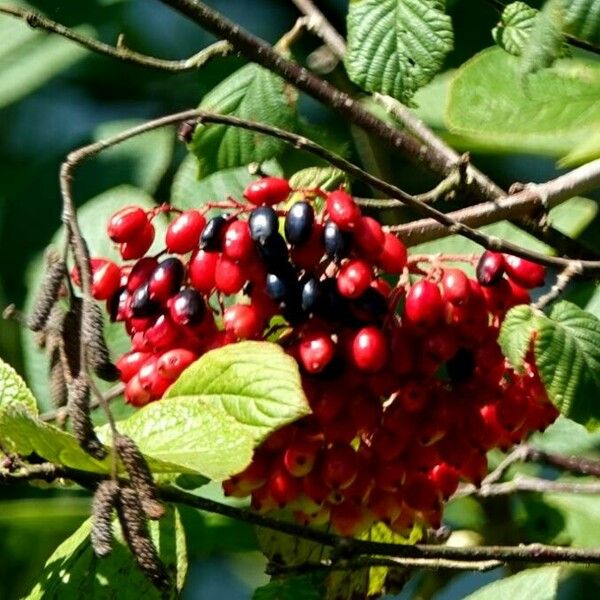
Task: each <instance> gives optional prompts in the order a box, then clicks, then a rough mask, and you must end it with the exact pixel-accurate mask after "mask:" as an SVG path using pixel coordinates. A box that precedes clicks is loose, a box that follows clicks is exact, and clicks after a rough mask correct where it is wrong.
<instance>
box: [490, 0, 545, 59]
mask: <svg viewBox="0 0 600 600" xmlns="http://www.w3.org/2000/svg"><path fill="white" fill-rule="evenodd" d="M537 14H538V11H537V10H536V9H535V8H531V6H529V5H528V4H526V3H525V2H512V3H511V4H509V5H508V6H506V7H505V8H504V10H503V11H502V17H501V19H500V23H498V25H496V27H494V29H492V37H493V38H494V41H495V42H496V44H498V46H500V47H501V48H504V50H506V51H507V52H508V53H509V54H514V55H515V56H520V55H521V53H522V52H523V49H524V48H525V46H526V45H527V40H528V39H529V36H530V35H531V30H532V28H533V25H534V22H535V18H536V15H537Z"/></svg>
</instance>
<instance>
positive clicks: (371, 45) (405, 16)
mask: <svg viewBox="0 0 600 600" xmlns="http://www.w3.org/2000/svg"><path fill="white" fill-rule="evenodd" d="M444 8H445V2H444V1H443V0H354V1H353V2H351V3H350V8H349V12H348V22H347V28H348V51H347V53H346V57H345V65H346V69H347V71H348V75H349V77H350V79H351V80H352V81H353V82H354V83H356V84H357V85H359V86H360V87H362V88H363V89H365V90H367V91H369V92H380V93H382V94H387V95H390V96H393V97H394V98H397V99H398V100H400V101H402V102H409V101H410V99H411V97H412V96H413V94H414V93H415V91H416V90H418V89H419V88H420V87H421V86H423V85H425V84H426V83H427V82H429V81H430V80H431V79H432V78H433V76H434V75H435V74H436V73H437V72H438V71H439V70H440V69H441V66H442V64H443V62H444V58H445V57H446V55H447V54H448V52H450V50H452V47H453V43H454V36H453V31H452V22H451V20H450V17H448V16H447V15H446V14H445V12H444Z"/></svg>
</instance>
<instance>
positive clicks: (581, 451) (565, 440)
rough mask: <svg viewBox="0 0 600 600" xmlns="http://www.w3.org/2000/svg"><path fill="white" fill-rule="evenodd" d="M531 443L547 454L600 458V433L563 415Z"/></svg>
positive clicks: (534, 437)
mask: <svg viewBox="0 0 600 600" xmlns="http://www.w3.org/2000/svg"><path fill="white" fill-rule="evenodd" d="M529 443H530V444H531V445H532V446H534V447H535V448H538V449H539V450H543V451H545V452H553V453H555V454H563V455H566V456H587V457H588V458H590V457H595V458H600V431H594V432H590V431H588V430H587V429H586V428H585V427H583V425H580V424H579V423H575V421H571V420H570V419H566V418H565V417H563V416H562V415H561V416H559V417H558V419H556V421H555V422H554V423H552V425H550V427H548V429H546V430H545V431H544V432H543V433H534V434H533V435H532V436H531V437H530V438H529ZM599 544H600V541H599Z"/></svg>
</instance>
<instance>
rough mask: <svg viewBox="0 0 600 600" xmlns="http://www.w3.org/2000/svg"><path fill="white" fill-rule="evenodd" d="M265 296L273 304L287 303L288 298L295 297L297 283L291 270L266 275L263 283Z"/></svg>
mask: <svg viewBox="0 0 600 600" xmlns="http://www.w3.org/2000/svg"><path fill="white" fill-rule="evenodd" d="M265 290H266V292H267V295H268V296H269V297H270V298H272V299H273V300H275V302H286V300H287V301H288V303H289V300H290V298H292V297H293V296H295V295H297V291H298V282H297V281H296V277H295V274H294V272H293V270H292V269H290V270H287V269H285V270H283V271H280V272H278V273H268V274H267V280H266V282H265Z"/></svg>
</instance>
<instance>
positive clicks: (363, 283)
mask: <svg viewBox="0 0 600 600" xmlns="http://www.w3.org/2000/svg"><path fill="white" fill-rule="evenodd" d="M372 278H373V274H372V271H371V267H370V265H369V263H367V262H366V261H365V260H361V259H351V260H349V261H348V262H347V263H345V264H344V265H343V266H342V268H341V269H340V271H339V273H338V275H337V289H338V291H339V292H340V294H341V295H342V296H345V297H346V298H358V297H359V296H361V295H362V294H363V293H364V292H365V290H366V289H367V288H368V287H369V285H370V284H371V280H372Z"/></svg>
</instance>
